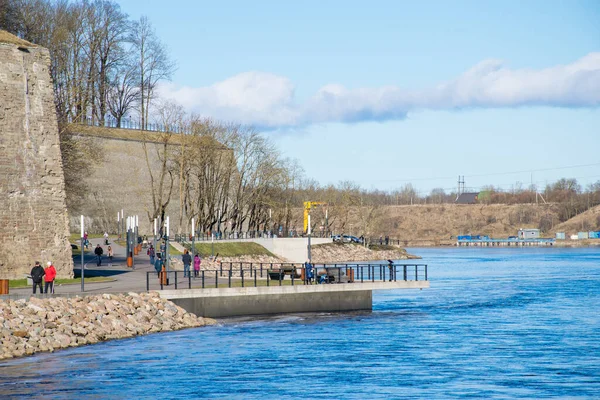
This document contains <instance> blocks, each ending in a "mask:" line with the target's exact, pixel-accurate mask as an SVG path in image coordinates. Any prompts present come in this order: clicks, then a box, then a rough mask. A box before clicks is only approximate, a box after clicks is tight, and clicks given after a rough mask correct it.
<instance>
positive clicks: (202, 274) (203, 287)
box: [202, 270, 204, 289]
mask: <svg viewBox="0 0 600 400" xmlns="http://www.w3.org/2000/svg"><path fill="white" fill-rule="evenodd" d="M202 289H204V270H202Z"/></svg>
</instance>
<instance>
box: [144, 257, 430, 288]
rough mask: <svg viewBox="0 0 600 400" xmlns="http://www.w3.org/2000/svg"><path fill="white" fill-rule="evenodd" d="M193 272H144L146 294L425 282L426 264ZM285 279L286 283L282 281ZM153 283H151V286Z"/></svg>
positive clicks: (234, 266) (240, 266)
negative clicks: (246, 288)
mask: <svg viewBox="0 0 600 400" xmlns="http://www.w3.org/2000/svg"><path fill="white" fill-rule="evenodd" d="M192 274H194V272H193V271H191V273H190V274H187V275H185V274H184V273H183V271H169V272H166V271H162V272H161V273H158V274H157V273H156V272H151V271H148V272H147V273H146V290H147V291H150V290H156V289H160V290H163V289H165V288H169V289H171V288H172V289H176V290H177V289H205V288H231V287H258V286H283V285H286V286H289V285H291V286H295V285H311V284H317V285H318V284H338V283H353V284H359V283H364V282H398V281H427V280H428V276H427V264H400V263H398V264H396V263H394V264H315V265H314V266H313V267H312V268H308V269H307V267H305V266H304V264H294V263H281V264H276V263H242V262H239V263H233V262H231V263H222V264H221V265H220V267H219V268H218V269H209V270H201V271H199V273H198V274H197V276H193V277H192ZM287 276H289V279H286V277H287ZM153 281H154V282H153Z"/></svg>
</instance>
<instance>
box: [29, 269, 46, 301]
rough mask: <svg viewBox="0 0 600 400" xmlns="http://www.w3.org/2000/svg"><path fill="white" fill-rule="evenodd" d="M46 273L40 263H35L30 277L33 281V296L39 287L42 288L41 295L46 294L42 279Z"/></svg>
mask: <svg viewBox="0 0 600 400" xmlns="http://www.w3.org/2000/svg"><path fill="white" fill-rule="evenodd" d="M45 274H46V273H45V272H44V268H42V266H41V265H40V262H39V261H36V262H35V266H34V267H33V268H32V269H31V272H30V275H31V280H32V281H33V294H35V289H36V287H37V286H39V287H40V294H44V288H43V287H42V278H43V277H44V275H45Z"/></svg>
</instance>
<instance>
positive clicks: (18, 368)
mask: <svg viewBox="0 0 600 400" xmlns="http://www.w3.org/2000/svg"><path fill="white" fill-rule="evenodd" d="M411 251H412V252H413V253H416V254H420V255H422V256H423V261H424V262H426V263H428V264H429V277H430V280H431V289H427V290H422V291H402V290H398V291H383V292H378V293H375V294H374V299H373V300H374V307H373V308H374V309H373V312H372V313H347V314H311V315H291V316H280V317H273V318H263V319H237V320H228V321H222V322H221V324H220V325H219V326H216V327H210V328H201V329H190V330H185V331H179V332H172V333H166V334H156V335H150V336H145V337H139V338H134V339H128V340H120V341H113V342H108V343H102V344H98V345H94V346H87V347H83V348H76V349H69V350H65V351H59V352H56V353H53V354H50V353H47V354H39V355H35V356H33V357H28V358H24V359H19V360H11V361H8V362H3V363H1V362H0V397H2V398H7V397H22V396H26V395H27V396H33V397H36V396H41V395H42V394H43V397H47V398H54V399H57V398H102V399H104V398H116V399H138V398H237V399H256V398H261V399H266V398H277V399H280V398H284V399H285V398H352V399H387V398H411V397H414V398H428V399H429V398H436V399H439V398H462V397H472V398H542V397H560V398H569V399H572V398H600V250H598V249H489V250H488V249H456V248H453V249H411Z"/></svg>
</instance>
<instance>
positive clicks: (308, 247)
mask: <svg viewBox="0 0 600 400" xmlns="http://www.w3.org/2000/svg"><path fill="white" fill-rule="evenodd" d="M307 233H308V246H307V249H308V262H309V263H310V264H312V255H311V252H310V234H311V230H310V211H309V213H308V229H307Z"/></svg>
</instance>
